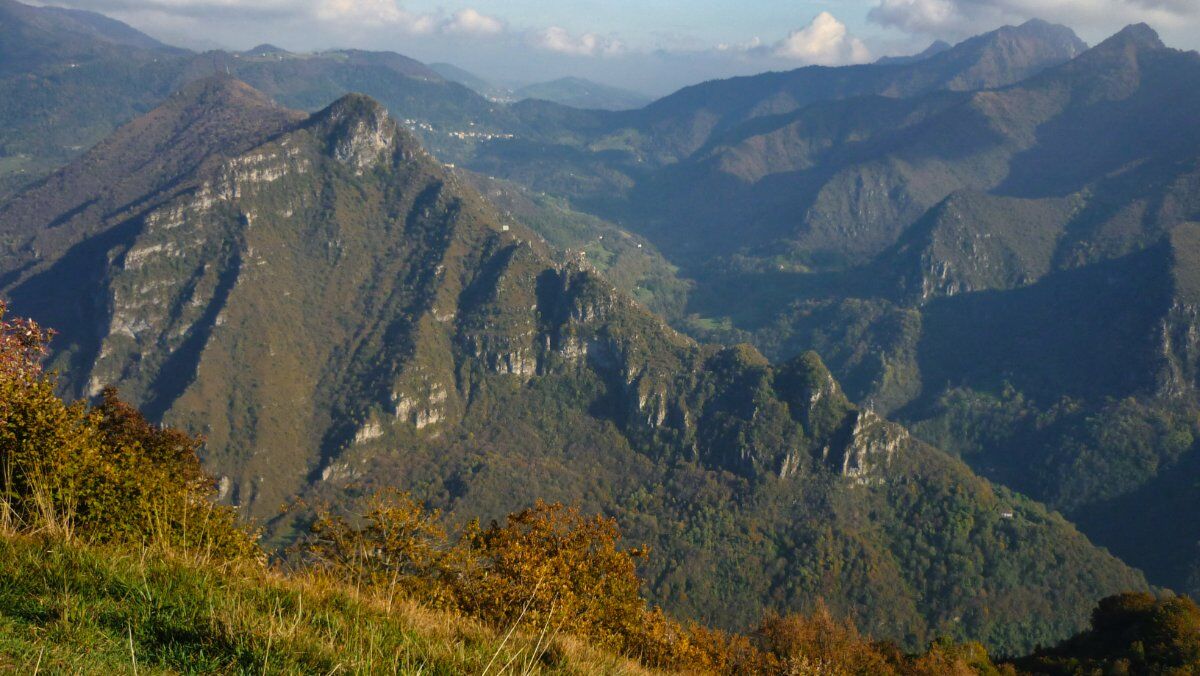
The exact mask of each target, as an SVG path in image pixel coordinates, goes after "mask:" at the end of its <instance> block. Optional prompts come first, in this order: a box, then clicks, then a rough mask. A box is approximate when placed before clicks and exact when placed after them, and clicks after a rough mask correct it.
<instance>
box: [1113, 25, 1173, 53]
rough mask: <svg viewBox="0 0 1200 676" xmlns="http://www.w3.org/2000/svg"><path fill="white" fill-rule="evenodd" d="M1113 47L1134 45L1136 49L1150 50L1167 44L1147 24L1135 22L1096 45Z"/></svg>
mask: <svg viewBox="0 0 1200 676" xmlns="http://www.w3.org/2000/svg"><path fill="white" fill-rule="evenodd" d="M1115 47H1120V48H1127V47H1134V48H1136V49H1138V50H1147V51H1151V50H1158V49H1166V47H1167V46H1166V45H1165V44H1163V41H1162V38H1160V37H1159V36H1158V33H1157V32H1156V31H1155V30H1154V29H1153V28H1151V27H1150V26H1149V25H1148V24H1144V23H1135V24H1130V25H1128V26H1126V27H1125V28H1123V29H1121V31H1120V32H1118V33H1117V34H1115V35H1113V36H1112V37H1110V38H1109V39H1107V40H1105V41H1104V42H1102V43H1100V44H1099V45H1097V49H1102V48H1115Z"/></svg>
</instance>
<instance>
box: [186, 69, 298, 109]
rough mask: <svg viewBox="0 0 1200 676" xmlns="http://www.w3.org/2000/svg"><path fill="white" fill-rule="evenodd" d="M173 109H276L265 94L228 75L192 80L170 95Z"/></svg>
mask: <svg viewBox="0 0 1200 676" xmlns="http://www.w3.org/2000/svg"><path fill="white" fill-rule="evenodd" d="M168 103H169V104H172V105H173V106H174V107H177V108H178V107H184V108H186V107H194V106H198V107H203V108H212V107H221V108H228V107H237V106H241V107H261V106H267V107H271V108H277V107H278V105H277V104H276V103H275V102H274V101H272V100H271V99H270V97H268V96H267V95H266V94H263V93H262V92H260V91H258V90H257V89H255V88H254V87H251V86H250V85H248V84H246V83H245V82H242V81H241V80H239V79H237V78H235V77H232V76H230V75H224V74H221V75H212V76H209V77H205V78H200V79H199V80H194V81H192V82H189V83H188V84H187V85H185V86H184V87H183V88H182V89H180V90H179V91H177V92H175V93H174V94H172V95H171V98H170V99H168Z"/></svg>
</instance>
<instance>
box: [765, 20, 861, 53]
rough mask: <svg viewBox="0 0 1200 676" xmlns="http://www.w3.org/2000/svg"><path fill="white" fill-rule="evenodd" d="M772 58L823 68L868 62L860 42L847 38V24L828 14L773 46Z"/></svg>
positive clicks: (852, 37) (850, 37)
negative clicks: (821, 66) (822, 66)
mask: <svg viewBox="0 0 1200 676" xmlns="http://www.w3.org/2000/svg"><path fill="white" fill-rule="evenodd" d="M771 54H772V56H775V57H778V58H781V59H788V60H792V61H799V62H801V63H805V64H818V65H825V66H840V65H844V64H847V63H862V62H864V61H867V60H869V59H870V58H871V52H870V50H868V49H867V46H866V45H865V44H863V42H862V40H859V39H858V38H856V37H854V36H853V35H850V32H849V31H848V30H847V29H846V24H844V23H842V22H841V21H838V20H837V18H836V17H835V16H833V15H832V14H830V13H829V12H821V13H820V14H818V15H817V16H816V18H814V19H813V20H812V23H810V24H808V25H807V26H805V27H804V28H799V29H797V30H794V31H792V32H791V33H789V34H788V36H787V37H786V38H784V39H782V40H780V41H779V42H777V43H775V45H774V46H773V47H772V48H771Z"/></svg>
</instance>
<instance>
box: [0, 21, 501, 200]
mask: <svg viewBox="0 0 1200 676" xmlns="http://www.w3.org/2000/svg"><path fill="white" fill-rule="evenodd" d="M217 74H220V75H226V74H228V75H233V76H235V77H237V78H239V79H241V80H243V81H246V82H249V83H250V84H252V85H253V86H254V87H255V88H257V89H259V90H261V91H263V92H264V93H266V94H268V95H269V96H271V97H272V98H274V99H275V100H276V101H278V102H280V103H282V104H283V105H287V106H290V107H294V108H300V109H305V110H309V111H314V110H318V109H320V108H324V107H325V106H327V105H329V104H330V103H332V102H333V101H334V100H336V99H337V98H339V97H341V96H343V95H345V94H346V93H348V92H351V91H366V92H369V93H371V94H372V95H374V96H375V97H377V98H378V99H379V100H381V101H383V102H385V103H386V104H387V105H388V106H389V107H390V108H391V110H392V111H393V113H394V114H395V115H396V116H397V117H399V118H401V119H405V120H407V123H408V126H410V127H411V128H413V129H414V130H416V131H417V132H418V133H419V134H420V135H421V137H422V140H423V141H424V142H425V143H426V144H428V145H429V146H430V147H431V148H432V149H434V150H436V151H437V152H438V153H439V154H440V155H441V156H443V157H445V158H446V159H448V160H453V159H454V158H455V157H457V156H458V155H461V154H462V153H463V152H464V149H465V148H469V147H471V146H472V145H473V144H475V143H478V142H480V141H482V140H485V139H488V138H493V137H495V136H497V135H503V134H509V133H511V132H512V131H513V129H514V128H516V127H518V126H519V125H518V124H517V123H516V122H515V121H514V120H513V119H512V117H511V116H510V115H508V114H507V112H506V111H505V110H504V109H503V107H500V106H498V105H497V104H496V103H493V102H491V101H488V100H487V99H485V98H483V97H482V96H479V95H477V94H475V93H474V92H472V91H471V90H469V89H468V88H466V87H464V86H462V85H460V84H458V83H456V82H450V81H447V80H446V79H444V78H442V77H441V76H440V75H438V74H437V73H436V72H435V71H434V70H432V69H430V68H429V67H427V66H425V65H424V64H422V63H420V62H419V61H416V60H414V59H410V58H408V57H405V56H402V55H400V54H395V53H391V52H367V51H362V50H349V49H348V50H332V51H327V52H320V53H315V54H294V53H291V52H288V51H286V50H284V49H281V48H279V47H275V46H273V45H260V46H258V47H256V48H254V49H251V50H247V51H245V52H222V51H215V52H206V53H203V54H195V53H191V52H188V51H186V50H181V49H176V48H171V47H166V46H163V45H161V44H159V43H157V42H155V41H154V40H152V39H151V38H149V37H147V36H144V35H142V34H140V33H137V32H136V31H134V30H133V29H132V28H129V27H128V26H126V25H124V24H121V23H119V22H116V21H113V20H111V19H107V18H105V17H102V16H101V15H98V14H91V13H87V12H77V11H74V10H59V9H53V8H42V7H32V6H29V5H23V4H20V3H17V2H14V1H13V0H4V3H3V4H2V5H0V197H3V196H4V195H7V194H10V193H12V192H14V191H15V190H17V189H18V188H20V187H23V186H26V185H28V184H30V183H33V182H35V181H36V180H38V179H40V178H42V177H44V176H45V175H47V174H49V173H50V172H51V171H53V170H54V169H57V168H59V167H61V166H63V165H64V164H66V163H67V162H68V161H70V160H71V159H74V158H76V157H78V156H79V155H80V154H82V153H83V152H84V151H86V150H87V149H88V148H91V147H92V146H94V145H95V144H96V143H98V142H100V141H101V140H102V139H104V138H105V137H107V136H108V134H110V133H111V132H112V131H113V130H114V129H116V128H117V127H118V126H120V125H122V124H124V123H126V122H129V121H130V120H132V119H134V118H135V117H137V116H138V115H141V114H143V113H145V112H147V111H149V110H150V109H152V108H153V107H155V106H156V105H158V104H159V103H161V102H162V101H164V100H166V98H167V97H168V96H170V94H171V93H172V92H175V91H177V90H179V89H180V88H182V87H183V86H185V85H186V84H187V83H188V82H191V81H194V80H197V79H203V78H207V77H210V76H212V75H217Z"/></svg>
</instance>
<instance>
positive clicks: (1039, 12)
mask: <svg viewBox="0 0 1200 676" xmlns="http://www.w3.org/2000/svg"><path fill="white" fill-rule="evenodd" d="M868 16H869V17H870V19H871V21H874V22H875V23H878V24H881V25H883V26H891V27H894V28H899V29H901V30H904V31H906V32H909V33H920V34H924V35H938V36H952V37H962V36H966V35H970V34H973V33H977V32H980V31H983V30H990V29H992V28H995V27H996V26H997V25H999V24H1001V23H1015V22H1021V21H1024V20H1027V19H1034V18H1037V19H1045V20H1048V21H1057V22H1061V23H1065V24H1067V25H1070V26H1073V27H1079V28H1084V29H1087V28H1095V29H1097V30H1107V31H1111V30H1113V29H1114V28H1115V27H1117V26H1119V25H1120V24H1124V23H1135V22H1143V21H1145V22H1149V23H1152V24H1154V25H1156V26H1161V27H1164V28H1171V27H1180V26H1184V25H1186V24H1187V23H1188V22H1195V21H1196V20H1197V19H1200V1H1198V0H877V4H876V5H875V6H874V7H873V8H872V9H871V11H870V13H869V15H868Z"/></svg>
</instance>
